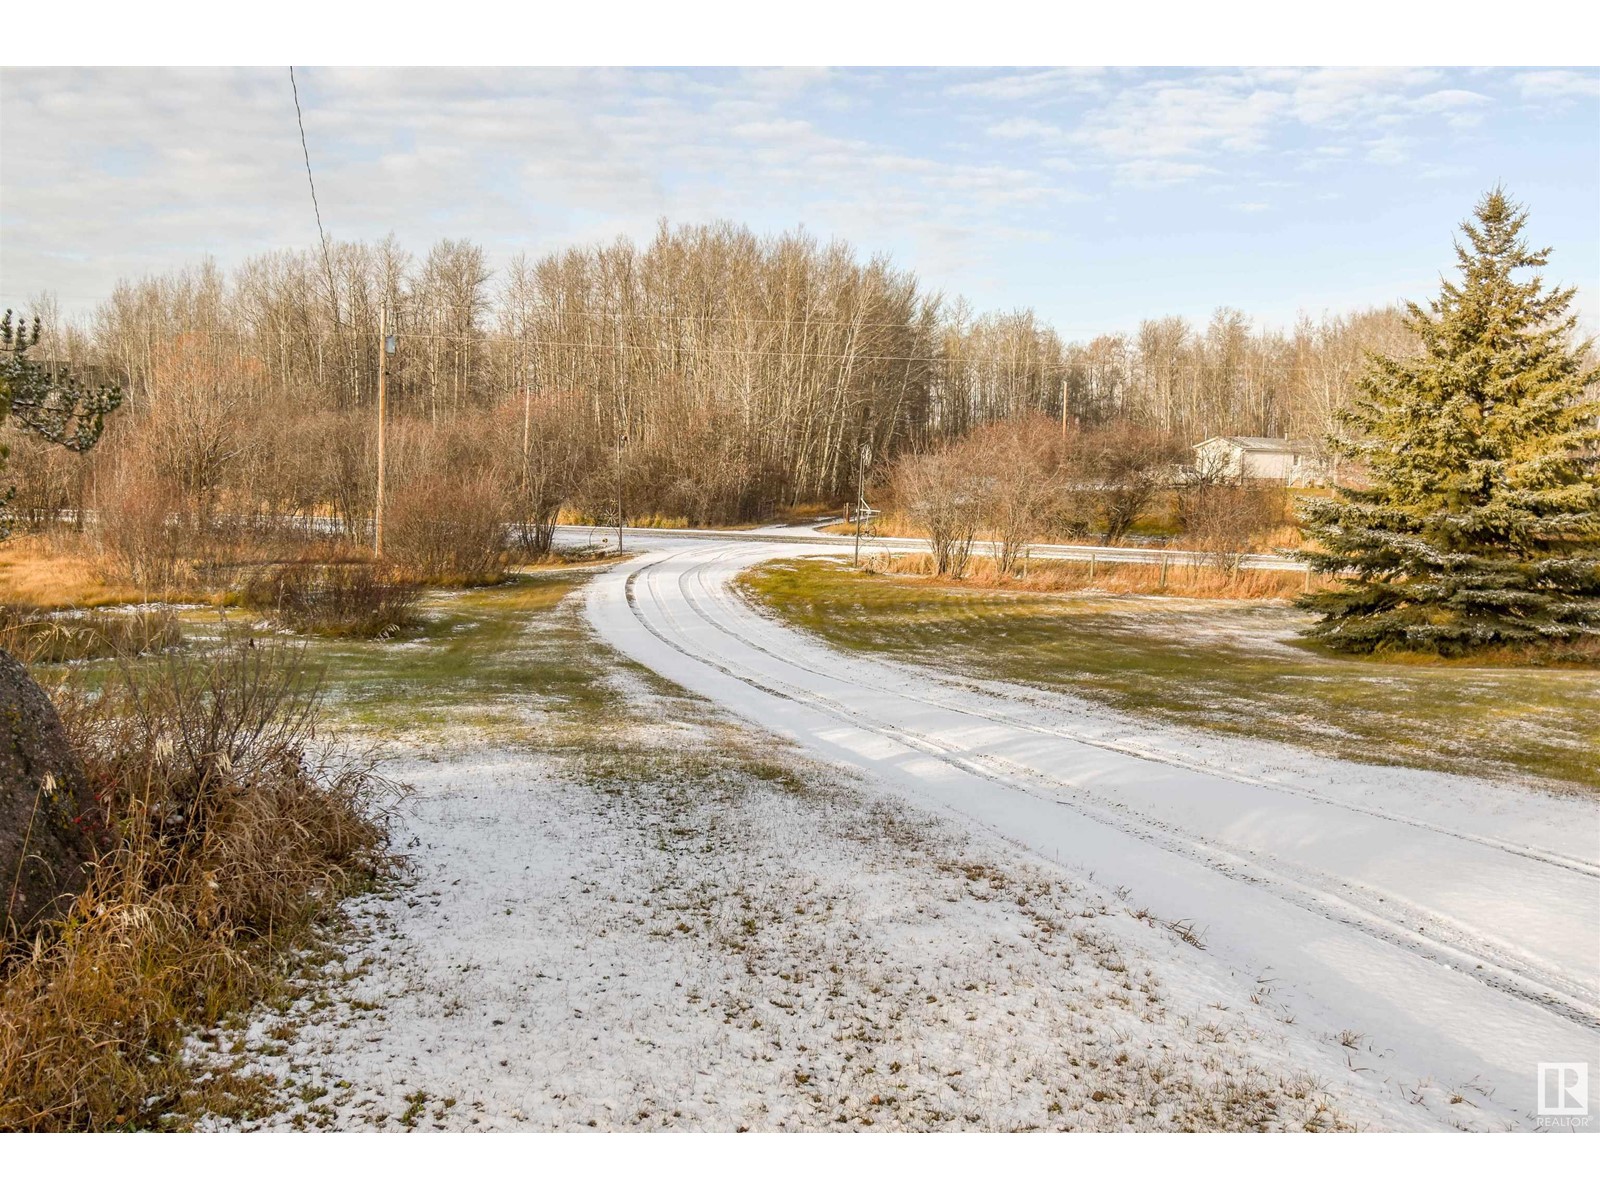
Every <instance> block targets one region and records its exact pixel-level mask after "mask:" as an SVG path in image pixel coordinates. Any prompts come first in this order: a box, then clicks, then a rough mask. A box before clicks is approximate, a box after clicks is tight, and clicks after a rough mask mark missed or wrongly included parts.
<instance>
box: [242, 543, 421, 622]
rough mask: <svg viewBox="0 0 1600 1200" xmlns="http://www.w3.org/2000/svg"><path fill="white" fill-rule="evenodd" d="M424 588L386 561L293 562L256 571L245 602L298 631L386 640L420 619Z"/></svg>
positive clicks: (246, 592) (245, 592)
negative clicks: (418, 614)
mask: <svg viewBox="0 0 1600 1200" xmlns="http://www.w3.org/2000/svg"><path fill="white" fill-rule="evenodd" d="M421 596H422V587H421V585H420V584H418V583H417V582H416V580H414V579H413V578H411V577H410V576H409V575H407V574H406V573H405V572H403V571H400V570H398V569H397V568H395V567H393V566H389V565H386V564H383V563H369V562H355V563H327V564H318V563H305V562H300V563H290V564H287V565H285V566H279V567H274V568H270V569H268V570H266V571H263V572H260V573H258V574H257V575H255V576H254V577H253V578H252V579H251V580H250V581H249V582H248V583H247V584H246V586H245V589H244V594H243V597H242V598H243V600H244V603H246V604H247V605H249V606H250V607H251V608H256V609H260V610H262V611H264V612H271V613H273V614H274V615H275V616H276V617H277V618H278V620H279V621H281V622H282V623H283V624H285V625H287V626H288V627H289V628H291V629H294V630H296V631H297V632H299V633H317V634H323V635H326V636H331V637H363V638H384V637H390V636H392V635H393V634H396V633H399V632H400V631H401V630H402V629H405V628H407V627H409V626H412V625H415V624H416V623H417V602H418V601H419V600H420V599H421Z"/></svg>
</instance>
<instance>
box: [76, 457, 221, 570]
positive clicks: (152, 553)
mask: <svg viewBox="0 0 1600 1200" xmlns="http://www.w3.org/2000/svg"><path fill="white" fill-rule="evenodd" d="M99 534H100V544H101V548H102V550H103V552H104V553H105V556H106V558H107V559H108V560H109V564H110V567H111V573H112V574H114V575H115V576H116V577H118V578H119V579H122V580H125V581H127V582H128V583H131V584H133V585H135V586H136V587H140V588H143V589H144V590H145V591H146V592H166V591H169V590H172V589H176V588H181V587H183V586H185V585H187V584H189V583H191V582H192V580H193V569H192V564H191V563H190V562H189V560H188V559H187V557H186V556H185V553H184V550H185V545H186V543H187V544H188V547H189V549H190V550H191V551H196V550H198V549H199V547H197V546H195V545H194V544H193V541H194V539H192V538H186V536H185V530H184V527H183V522H182V520H181V516H180V513H179V509H178V499H177V496H176V493H175V492H174V490H173V489H172V488H171V487H170V486H168V485H167V484H165V483H163V482H162V481H161V480H159V479H157V478H155V477H154V476H153V475H152V474H150V473H149V472H147V471H143V470H139V469H136V468H134V467H126V468H124V469H123V470H121V471H119V472H118V473H117V476H116V477H115V479H114V480H112V482H111V483H110V485H109V486H108V487H107V488H106V489H105V490H104V491H103V492H102V494H101V496H100V504H99Z"/></svg>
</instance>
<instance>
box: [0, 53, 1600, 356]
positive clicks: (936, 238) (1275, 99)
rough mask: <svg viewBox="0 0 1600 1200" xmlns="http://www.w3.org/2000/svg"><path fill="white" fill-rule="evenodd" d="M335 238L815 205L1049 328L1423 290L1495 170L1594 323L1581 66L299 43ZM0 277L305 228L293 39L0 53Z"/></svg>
mask: <svg viewBox="0 0 1600 1200" xmlns="http://www.w3.org/2000/svg"><path fill="white" fill-rule="evenodd" d="M296 75H297V78H298V80H299V85H300V98H301V102H302V105H303V106H304V109H305V121H306V133H307V137H308V139H309V144H310V151H311V159H312V165H313V167H314V168H315V171H316V176H317V187H318V194H319V198H320V200H321V203H322V214H323V219H324V221H325V223H326V225H327V227H328V231H329V233H330V235H332V236H334V237H336V238H341V239H345V238H377V237H382V236H383V235H384V234H386V233H389V232H391V231H392V232H394V233H395V234H396V236H397V237H398V238H399V239H400V240H401V242H402V243H403V244H404V245H405V246H406V247H407V248H408V249H411V250H412V251H413V252H417V253H420V252H423V251H425V250H426V248H427V246H428V245H429V244H430V243H431V242H432V241H434V240H435V239H437V238H439V237H446V236H450V237H467V238H471V239H473V240H476V241H478V242H480V243H481V244H483V245H484V246H485V248H486V249H487V250H488V252H489V254H490V258H491V261H492V262H494V263H496V264H499V263H503V262H504V261H505V260H506V259H508V258H509V257H510V256H511V255H512V254H515V253H517V252H518V251H527V252H530V253H539V252H543V251H547V250H551V249H556V248H559V247H562V246H566V245H570V244H573V243H585V242H591V241H595V240H603V239H610V238H613V237H616V236H618V235H621V234H628V235H634V236H639V237H645V236H648V235H649V233H650V231H651V230H652V229H653V227H654V226H655V223H656V222H657V220H658V219H660V218H662V217H665V218H667V219H669V220H672V221H703V220H711V219H719V218H727V219H732V220H735V221H740V222H743V223H745V224H748V225H750V226H751V227H753V228H755V229H756V230H758V231H763V232H765V231H777V230H780V229H785V228H792V227H794V226H796V225H802V224H803V225H804V226H805V227H806V228H807V229H809V230H810V231H812V232H813V233H815V234H816V235H817V236H819V237H821V238H828V237H833V236H838V237H843V238H845V239H847V240H849V241H851V242H852V243H854V244H855V245H856V246H857V248H858V249H859V250H861V251H863V252H884V253H887V254H889V255H891V256H892V258H893V259H894V260H895V262H896V263H897V264H898V265H900V266H903V267H908V268H910V269H912V270H915V271H916V272H917V273H918V275H919V276H920V277H921V278H922V279H923V280H924V282H925V283H926V284H927V285H929V286H930V287H932V288H935V289H939V290H943V291H946V292H949V293H960V294H962V295H965V296H967V297H968V298H969V299H970V300H971V301H972V302H973V304H974V305H975V306H976V307H977V308H979V309H988V308H1032V309H1033V310H1034V311H1035V312H1037V313H1038V314H1039V315H1040V316H1041V317H1042V318H1044V319H1045V320H1048V321H1050V322H1052V323H1054V324H1056V325H1057V326H1058V327H1059V328H1060V329H1061V330H1062V331H1063V333H1064V334H1066V335H1067V336H1068V337H1074V338H1077V337H1087V336H1091V335H1093V334H1094V333H1097V332H1104V331H1109V330H1115V329H1125V328H1129V327H1131V326H1132V325H1133V324H1135V323H1136V322H1137V321H1138V320H1139V319H1140V318H1142V317H1147V316H1157V315H1162V314H1167V313H1178V314H1182V315H1185V316H1188V317H1191V318H1194V319H1197V320H1204V319H1205V317H1206V315H1207V314H1208V313H1209V312H1210V311H1211V310H1212V309H1213V308H1215V307H1216V306H1218V305H1223V304H1226V305H1231V306H1234V307H1237V308H1240V309H1243V310H1244V311H1245V312H1247V313H1250V314H1252V315H1253V316H1255V317H1257V318H1259V319H1260V320H1262V321H1264V322H1266V323H1268V324H1284V323H1288V322H1290V321H1292V320H1293V319H1294V316H1295V314H1296V313H1297V312H1302V311H1304V312H1309V313H1312V314H1318V313H1321V312H1323V311H1337V310H1341V309H1345V308H1350V307H1355V306H1362V305H1369V304H1380V303H1385V302H1388V301H1392V300H1395V299H1398V298H1402V297H1419V298H1420V297H1421V296H1424V295H1426V294H1428V293H1429V292H1431V291H1432V290H1433V289H1434V287H1435V286H1436V284H1437V279H1438V276H1439V273H1440V272H1441V271H1446V270H1448V269H1449V268H1450V265H1451V262H1452V259H1451V251H1450V237H1451V233H1452V230H1453V227H1454V225H1455V224H1456V223H1457V222H1458V221H1459V220H1461V219H1462V218H1463V217H1464V216H1465V215H1466V214H1467V212H1468V211H1469V210H1470V208H1471V206H1472V203H1473V201H1474V200H1475V198H1476V197H1477V196H1478V195H1479V193H1481V192H1482V191H1483V190H1484V189H1485V188H1487V187H1489V186H1492V185H1493V184H1494V183H1496V182H1501V183H1504V184H1505V185H1506V186H1507V187H1508V188H1509V189H1510V190H1511V191H1512V193H1513V194H1514V195H1515V196H1516V197H1517V198H1518V199H1519V200H1520V201H1522V202H1524V203H1526V204H1528V205H1529V206H1530V207H1531V209H1532V217H1533V219H1532V224H1531V229H1530V233H1531V236H1532V237H1533V238H1534V239H1535V240H1536V241H1537V242H1539V243H1543V244H1549V245H1551V246H1552V247H1554V250H1555V255H1554V258H1553V261H1552V264H1551V269H1550V272H1549V274H1550V276H1551V278H1553V279H1557V280H1560V281H1563V282H1566V283H1572V284H1576V285H1578V286H1579V287H1580V288H1581V289H1582V293H1581V302H1582V305H1583V310H1584V313H1583V315H1584V318H1585V321H1586V323H1588V324H1589V325H1590V326H1595V325H1596V324H1600V72H1597V71H1594V70H1582V69H1566V70H1564V69H1556V68H1530V69H1526V70H1518V69H1498V68H1497V69H1476V70H1468V69H1456V68H1451V69H1437V70H1435V69H1409V68H1392V67H1386V68H1373V69H1323V68H1296V69H1273V68H1261V67H1252V68H1240V69H1231V68H1201V69H1160V70H1132V69H1111V70H1104V71H1098V70H1088V69H1082V68H1070V69H1061V70H1053V69H1038V68H1028V69H1015V70H1002V69H983V68H961V69H949V70H935V69H923V68H906V69H893V70H875V69H840V70H811V69H789V68H784V69H773V70H752V71H737V70H688V69H682V70H680V69H605V70H507V69H493V70H476V69H466V68H453V69H448V70H421V69H401V70H389V69H377V68H363V69H349V70H343V69H330V68H316V67H309V68H298V69H297V71H296ZM0 107H3V112H4V138H5V141H4V148H3V155H0V280H3V285H4V286H3V290H4V293H5V294H4V298H3V299H4V303H6V304H18V303H22V302H25V301H26V300H27V299H29V298H30V297H32V296H33V295H35V294H36V293H38V292H39V291H41V290H44V289H50V290H53V291H55V292H56V293H57V294H58V295H59V296H60V298H61V300H62V303H63V306H64V307H66V308H67V309H68V310H69V311H79V312H81V311H84V310H86V309H87V308H88V307H90V306H92V305H93V304H94V303H95V302H97V301H99V300H101V299H103V298H104V297H105V296H106V295H107V294H108V292H109V291H110V288H111V287H112V285H113V284H114V282H115V281H116V280H117V279H118V278H119V277H123V276H133V275H138V274H142V273H145V272H149V271H157V270H163V269H167V268H171V267H175V266H179V265H182V264H184V263H186V262H193V261H196V260H198V259H200V258H201V257H203V256H205V255H211V256H214V257H215V258H216V259H217V260H218V261H219V262H221V263H222V264H223V265H224V266H226V265H230V264H232V263H234V262H237V261H238V260H240V259H241V258H243V257H246V256H248V255H250V254H253V253H257V252H260V251H263V250H268V249H275V248H280V247H287V246H296V247H301V246H309V245H312V244H314V241H315V226H314V224H313V221H312V214H311V204H310V198H309V195H308V192H307V188H306V179H305V168H304V164H303V162H302V159H301V149H300V142H299V135H298V132H297V130H296V127H295V118H294V107H293V102H292V98H291V95H290V91H289V79H288V73H287V71H286V70H284V69H254V68H252V69H248V70H155V69H142V68H137V69H10V70H6V71H5V72H4V73H3V74H0Z"/></svg>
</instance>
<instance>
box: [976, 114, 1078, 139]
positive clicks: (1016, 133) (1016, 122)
mask: <svg viewBox="0 0 1600 1200" xmlns="http://www.w3.org/2000/svg"><path fill="white" fill-rule="evenodd" d="M987 132H988V134H989V136H990V137H997V138H1005V139H1007V140H1021V139H1032V140H1037V141H1052V140H1055V139H1057V138H1060V137H1061V127H1060V126H1059V125H1051V124H1050V123H1049V122H1047V121H1035V120H1034V119H1033V118H1031V117H1012V118H1010V119H1009V120H1005V121H999V122H996V123H995V124H993V125H991V126H989V128H988V130H987Z"/></svg>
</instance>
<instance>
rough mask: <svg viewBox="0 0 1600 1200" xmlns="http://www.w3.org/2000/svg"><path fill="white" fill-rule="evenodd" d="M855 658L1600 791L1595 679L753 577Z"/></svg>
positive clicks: (1128, 605)
mask: <svg viewBox="0 0 1600 1200" xmlns="http://www.w3.org/2000/svg"><path fill="white" fill-rule="evenodd" d="M743 583H744V587H745V588H746V590H747V592H748V593H749V595H751V596H752V597H753V598H754V599H756V600H759V601H760V602H762V603H763V604H765V605H766V606H767V607H769V608H770V609H771V610H772V611H773V613H774V614H775V615H777V616H779V617H781V618H783V619H784V620H787V621H790V622H793V623H794V624H797V625H799V626H801V627H803V628H805V629H808V630H810V631H811V632H813V633H815V634H817V635H819V636H821V637H823V638H825V639H826V640H828V641H829V642H831V643H832V644H834V645H835V646H838V647H840V648H841V649H845V650H850V651H865V652H871V653H885V654H892V655H896V656H899V657H903V658H906V659H908V660H910V661H913V662H916V663H919V664H923V665H927V666H931V667H943V668H949V667H955V668H956V669H959V670H962V671H966V672H970V673H972V674H974V675H978V676H981V677H985V678H992V679H1004V680H1013V681H1016V682H1021V683H1028V684H1033V685H1036V686H1041V687H1047V688H1055V689H1059V690H1063V691H1069V692H1075V693H1079V694H1082V695H1085V696H1087V697H1089V698H1092V699H1094V700H1098V701H1101V702H1103V703H1106V704H1109V705H1111V706H1113V707H1115V708H1118V709H1121V710H1123V711H1125V712H1130V713H1135V714H1138V715H1141V716H1148V717H1154V718H1158V719H1161V720H1167V721H1175V722H1179V723H1181V724H1186V725H1192V726H1197V727H1199V728H1202V729H1207V730H1212V731H1215V732H1219V733H1229V734H1243V735H1248V736H1252V737H1263V738H1270V739H1272V740H1275V741H1280V742H1286V743H1290V744H1295V745H1303V746H1307V747H1309V748H1312V749H1316V750H1318V751H1321V752H1323V753H1330V754H1334V755H1337V756H1338V757H1343V758H1350V759H1356V760H1360V761H1365V762H1375V763H1385V764H1392V765H1399V766H1411V767H1425V768H1431V769H1434V770H1447V771H1456V772H1462V773H1469V774H1476V775H1483V776H1489V777H1499V778H1518V777H1520V778H1527V777H1533V778H1536V779H1540V780H1545V781H1549V782H1552V783H1560V784H1566V785H1577V786H1580V787H1582V788H1586V789H1595V790H1600V726H1597V725H1596V723H1595V721H1594V713H1595V712H1597V711H1600V672H1597V671H1592V670H1557V669H1549V668H1529V667H1522V668H1518V667H1505V668H1502V667H1484V666H1471V667H1463V666H1450V665H1442V664H1441V665H1435V664H1415V663H1391V662H1378V661H1371V660H1359V659H1348V658H1337V657H1332V656H1329V655H1326V654H1322V653H1318V652H1316V651H1314V650H1312V649H1310V648H1309V647H1307V646H1305V645H1303V644H1300V643H1299V641H1298V640H1297V639H1298V637H1299V634H1300V631H1301V630H1302V629H1303V627H1304V624H1305V621H1306V617H1305V616H1304V615H1303V614H1300V613H1297V612H1296V611H1294V610H1293V609H1292V608H1290V607H1289V606H1288V605H1287V604H1285V603H1283V602H1277V603H1256V602H1243V601H1206V600H1176V599H1166V598H1156V597H1149V596H1110V595H1095V594H1080V595H1044V594H1034V593H1024V592H1015V591H995V590H982V589H979V588H974V587H966V586H957V585H950V584H945V583H941V582H938V581H934V580H929V579H926V578H909V577H896V576H886V575H867V574H863V573H861V572H857V571H853V570H851V569H849V568H848V567H846V566H843V565H840V564H838V563H834V562H829V561H822V560H800V561H796V562H783V563H774V564H768V565H765V566H762V567H758V568H756V569H754V570H752V571H751V572H749V573H747V574H746V575H745V576H744V579H743Z"/></svg>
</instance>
